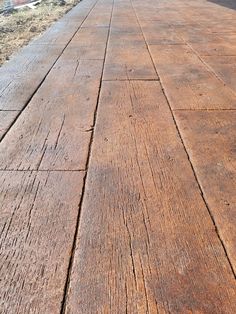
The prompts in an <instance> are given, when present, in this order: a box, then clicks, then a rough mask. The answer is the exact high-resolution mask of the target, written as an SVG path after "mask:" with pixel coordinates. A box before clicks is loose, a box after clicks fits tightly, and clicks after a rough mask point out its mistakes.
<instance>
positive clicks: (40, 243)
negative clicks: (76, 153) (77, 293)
mask: <svg viewBox="0 0 236 314" xmlns="http://www.w3.org/2000/svg"><path fill="white" fill-rule="evenodd" d="M83 176H84V173H83V172H71V171H70V172H62V171H60V172H46V171H43V172H39V173H36V172H28V171H27V172H24V171H18V172H16V171H13V172H9V171H6V172H0V212H1V221H0V234H1V238H0V255H1V259H0V277H1V280H0V291H1V293H0V308H1V313H2V314H9V313H48V314H52V313H59V312H60V307H61V302H62V299H63V293H64V286H65V282H66V276H67V269H68V266H69V259H70V255H71V250H72V244H73V238H74V233H75V228H76V221H77V216H78V204H79V202H80V196H81V190H82V185H83Z"/></svg>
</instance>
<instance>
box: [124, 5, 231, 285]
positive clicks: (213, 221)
mask: <svg viewBox="0 0 236 314" xmlns="http://www.w3.org/2000/svg"><path fill="white" fill-rule="evenodd" d="M130 1H131V3H132V0H130ZM132 7H133V4H132ZM133 9H134V8H133ZM134 12H135V15H136V18H137V21H138V23H139V26H140V29H141V32H142V35H143V38H144V40H145V37H144V34H143V30H142V28H141V25H140V22H139V19H138V17H137V14H136V11H135V9H134ZM145 43H146V46H147V50H148V52H149V55H150V58H151V60H152V62H153V65H154V69H155V71H156V74H157V75H158V72H157V69H156V66H155V64H154V60H153V58H152V55H151V52H150V50H149V47H148V44H147V42H146V40H145ZM158 77H159V78H160V76H159V75H158ZM160 85H161V89H162V92H163V95H164V97H165V99H166V102H167V104H168V107H169V110H170V112H171V115H172V119H173V121H174V124H175V128H176V131H177V133H178V135H179V138H180V141H181V143H182V145H183V148H184V151H185V153H186V155H187V158H188V161H189V164H190V167H191V169H192V171H193V175H194V178H195V180H196V183H197V185H198V189H199V193H200V195H201V197H202V200H203V202H204V204H205V206H206V209H207V211H208V214H209V216H210V219H211V221H212V223H213V225H214V228H215V232H216V235H217V237H218V239H219V241H220V243H221V246H222V248H223V251H224V253H225V257H226V259H227V261H228V263H229V267H230V269H231V271H232V274H233V276H234V279H236V273H235V272H234V268H233V265H232V263H231V260H230V258H229V255H228V252H227V249H226V247H225V244H224V241H223V239H222V238H221V236H220V234H219V230H218V227H217V224H216V222H215V219H214V216H213V214H212V212H211V210H210V207H209V205H208V203H207V200H206V198H205V195H204V193H203V190H202V187H201V184H200V183H199V180H198V177H197V174H196V172H195V169H194V167H193V164H192V161H191V159H190V156H189V154H188V151H187V148H186V146H185V144H184V141H183V138H182V136H181V133H180V130H179V128H178V124H177V122H176V120H175V116H174V113H173V111H172V108H171V105H170V102H169V100H168V97H167V95H166V92H165V89H164V87H163V85H162V82H161V78H160Z"/></svg>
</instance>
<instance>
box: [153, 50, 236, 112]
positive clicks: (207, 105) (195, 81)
mask: <svg viewBox="0 0 236 314" xmlns="http://www.w3.org/2000/svg"><path fill="white" fill-rule="evenodd" d="M150 51H151V55H152V57H153V60H154V63H155V66H156V68H157V72H158V74H159V76H160V79H161V82H162V84H163V87H164V89H165V92H166V95H167V97H168V100H169V102H170V104H171V107H172V108H173V109H231V108H232V109H235V108H236V95H235V94H234V93H233V92H232V90H231V89H230V88H229V87H228V86H225V84H224V83H223V82H222V81H221V80H219V79H218V78H217V77H216V76H215V75H214V73H212V72H210V70H209V69H208V68H207V67H206V65H205V64H204V63H203V62H202V61H201V60H200V59H199V58H198V57H197V55H196V54H195V53H194V52H193V51H192V50H191V49H190V48H189V47H188V46H186V45H185V46H182V45H170V46H169V45H157V46H156V45H152V46H150Z"/></svg>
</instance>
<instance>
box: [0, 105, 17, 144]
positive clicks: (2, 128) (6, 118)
mask: <svg viewBox="0 0 236 314" xmlns="http://www.w3.org/2000/svg"><path fill="white" fill-rule="evenodd" d="M18 114H19V112H18V111H0V140H1V138H2V137H3V135H4V134H5V133H6V132H7V130H8V128H9V127H10V126H11V124H12V122H13V121H14V119H15V118H16V117H17V115H18Z"/></svg>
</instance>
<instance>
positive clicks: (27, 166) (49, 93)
mask: <svg viewBox="0 0 236 314" xmlns="http://www.w3.org/2000/svg"><path fill="white" fill-rule="evenodd" d="M101 72H102V61H98V60H97V61H92V60H90V61H89V60H81V61H79V60H77V59H74V60H68V61H67V62H65V63H63V62H60V61H59V62H58V64H56V65H55V67H54V69H53V70H52V71H51V73H50V75H49V76H48V77H47V80H46V81H45V82H44V84H43V86H42V88H41V89H40V90H39V91H38V93H37V95H35V97H34V98H33V99H32V101H31V102H30V104H29V105H28V107H27V108H26V109H25V110H24V112H23V113H22V114H21V115H20V117H19V118H18V120H17V121H16V123H15V124H14V126H13V127H12V128H11V130H10V131H9V132H8V134H7V135H6V136H5V138H4V140H3V141H2V142H1V144H0V165H1V169H11V170H38V169H39V170H52V169H54V170H79V169H85V165H86V160H87V153H88V145H89V142H90V137H91V131H92V129H91V128H92V125H93V118H94V111H95V108H96V104H97V97H98V91H99V84H100V78H101ZM55 86H57V87H56V88H55Z"/></svg>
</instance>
